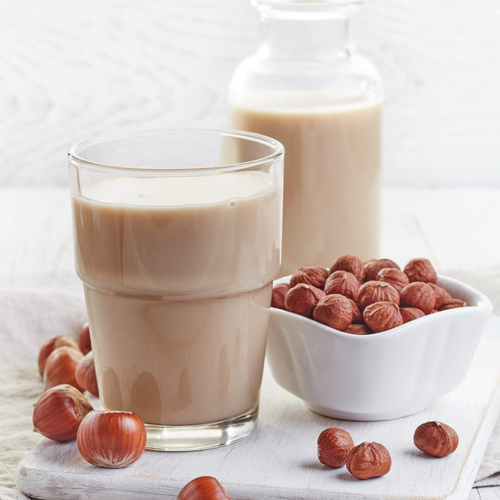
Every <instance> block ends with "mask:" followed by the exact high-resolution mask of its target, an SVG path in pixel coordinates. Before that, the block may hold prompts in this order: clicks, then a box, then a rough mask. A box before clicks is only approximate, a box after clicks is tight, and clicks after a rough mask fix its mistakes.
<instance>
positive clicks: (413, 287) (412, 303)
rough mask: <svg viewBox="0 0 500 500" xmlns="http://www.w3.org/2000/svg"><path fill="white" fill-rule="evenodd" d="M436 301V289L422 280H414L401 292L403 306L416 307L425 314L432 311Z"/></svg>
mask: <svg viewBox="0 0 500 500" xmlns="http://www.w3.org/2000/svg"><path fill="white" fill-rule="evenodd" d="M435 302H436V296H435V295H434V290H432V288H431V287H430V285H428V284H427V283H423V282H421V281H414V282H412V283H410V284H409V285H406V286H405V287H404V288H403V289H402V290H401V293H400V305H401V307H416V308H418V309H420V310H421V311H423V312H424V314H430V313H431V312H432V310H433V309H434V304H435Z"/></svg>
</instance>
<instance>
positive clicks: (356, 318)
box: [349, 299, 365, 325]
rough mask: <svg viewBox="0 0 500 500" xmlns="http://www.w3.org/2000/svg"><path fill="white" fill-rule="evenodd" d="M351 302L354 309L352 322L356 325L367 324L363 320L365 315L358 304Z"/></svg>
mask: <svg viewBox="0 0 500 500" xmlns="http://www.w3.org/2000/svg"><path fill="white" fill-rule="evenodd" d="M349 302H350V303H351V307H352V322H353V323H356V324H357V325H363V324H364V323H365V322H364V320H363V313H362V312H361V309H360V308H359V306H358V303H357V302H354V300H350V299H349Z"/></svg>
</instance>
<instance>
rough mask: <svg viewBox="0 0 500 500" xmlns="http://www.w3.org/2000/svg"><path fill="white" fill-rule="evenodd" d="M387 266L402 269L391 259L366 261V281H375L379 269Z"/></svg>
mask: <svg viewBox="0 0 500 500" xmlns="http://www.w3.org/2000/svg"><path fill="white" fill-rule="evenodd" d="M386 268H390V269H401V268H400V267H399V266H398V265H397V264H396V263H395V262H394V261H393V260H391V259H376V260H369V261H368V262H365V270H366V281H375V280H376V279H377V274H378V273H379V271H380V270H381V269H386Z"/></svg>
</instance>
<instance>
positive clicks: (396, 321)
mask: <svg viewBox="0 0 500 500" xmlns="http://www.w3.org/2000/svg"><path fill="white" fill-rule="evenodd" d="M363 319H364V320H365V323H366V325H367V326H368V328H370V329H371V330H373V331H374V332H375V333H379V332H385V331H386V330H391V329H392V328H396V327H397V326H400V325H402V324H403V317H402V316H401V313H400V312H399V307H398V306H397V305H396V304H394V303H393V302H375V303H374V304H370V305H369V306H368V307H367V308H366V309H365V310H364V311H363Z"/></svg>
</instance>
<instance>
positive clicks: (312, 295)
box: [285, 283, 325, 318]
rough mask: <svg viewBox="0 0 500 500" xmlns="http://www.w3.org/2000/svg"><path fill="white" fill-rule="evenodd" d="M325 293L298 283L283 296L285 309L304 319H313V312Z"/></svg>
mask: <svg viewBox="0 0 500 500" xmlns="http://www.w3.org/2000/svg"><path fill="white" fill-rule="evenodd" d="M324 296H325V292H324V291H323V290H320V289H319V288H316V287H314V286H311V285H306V284H305V283H299V284H298V285H296V286H294V287H293V288H290V290H288V292H287V293H286V295H285V309H286V310H287V311H289V312H293V313H295V314H300V315H301V316H305V317H306V318H312V317H313V311H314V308H315V307H316V304H317V303H318V301H319V299H321V298H322V297H324Z"/></svg>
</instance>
